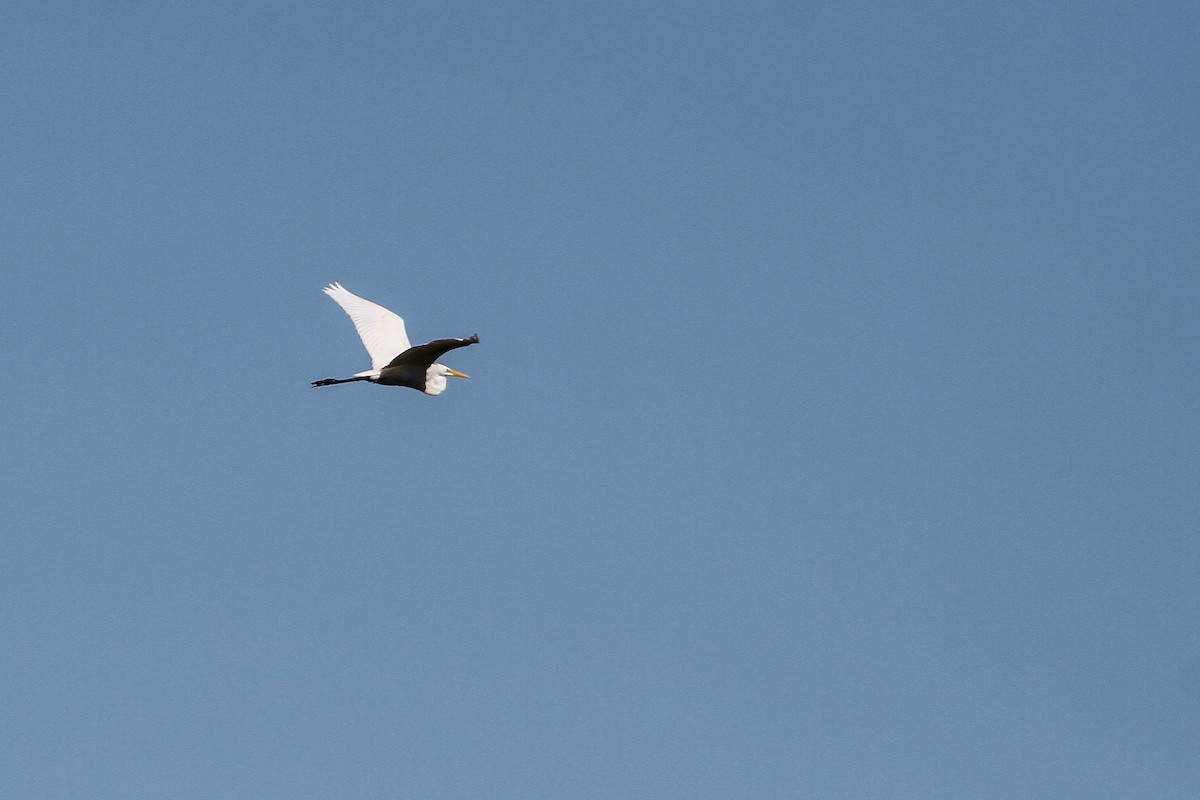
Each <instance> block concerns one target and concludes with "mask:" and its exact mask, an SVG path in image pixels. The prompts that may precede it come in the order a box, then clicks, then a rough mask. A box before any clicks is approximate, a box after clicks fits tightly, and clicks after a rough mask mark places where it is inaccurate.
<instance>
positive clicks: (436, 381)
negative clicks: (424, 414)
mask: <svg viewBox="0 0 1200 800" xmlns="http://www.w3.org/2000/svg"><path fill="white" fill-rule="evenodd" d="M451 377H453V378H469V377H471V376H470V375H464V374H463V373H461V372H459V371H458V370H455V369H450V368H449V367H447V366H446V365H445V364H430V365H429V369H427V370H425V394H430V395H435V396H436V395H439V394H441V393H442V392H444V391H446V378H451Z"/></svg>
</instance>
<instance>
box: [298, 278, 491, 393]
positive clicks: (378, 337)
mask: <svg viewBox="0 0 1200 800" xmlns="http://www.w3.org/2000/svg"><path fill="white" fill-rule="evenodd" d="M324 291H325V294H327V295H329V296H330V297H332V298H333V299H334V300H335V301H336V302H337V304H338V305H339V306H341V307H342V309H343V310H344V311H345V312H346V313H347V314H349V315H350V319H351V320H353V322H354V328H355V329H356V330H357V331H358V335H359V338H361V339H362V343H363V346H364V347H366V348H367V352H368V353H370V354H371V368H370V369H368V370H364V371H362V372H356V373H354V375H353V376H352V377H349V378H325V379H324V380H320V381H313V384H312V385H313V386H332V385H334V384H335V383H351V382H353V381H370V382H371V383H378V384H382V385H383V386H407V387H409V388H410V389H419V390H421V391H422V392H424V393H425V394H430V395H439V394H441V393H442V392H444V391H445V390H446V378H447V377H448V376H451V375H453V376H454V377H455V378H469V377H471V376H470V375H464V374H462V373H461V372H458V371H457V370H453V369H450V368H449V367H447V366H446V365H445V364H438V363H437V360H438V358H440V357H441V356H442V354H443V353H447V352H449V351H451V350H453V349H455V348H457V347H466V346H467V345H470V344H478V343H479V334H474V335H473V336H471V338H470V339H435V340H433V341H432V342H430V343H429V344H419V345H417V346H416V347H413V346H412V345H411V344H409V342H408V333H407V332H406V331H405V330H404V320H403V319H401V318H400V316H399V315H398V314H395V313H393V312H391V311H388V310H387V309H386V308H384V307H383V306H381V305H377V304H376V303H372V302H371V301H370V300H364V299H363V298H361V297H359V296H358V295H356V294H353V293H352V292H350V291H348V290H346V289H345V288H343V287H342V285H341V284H340V283H331V284H329V285H328V286H326V287H325V289H324Z"/></svg>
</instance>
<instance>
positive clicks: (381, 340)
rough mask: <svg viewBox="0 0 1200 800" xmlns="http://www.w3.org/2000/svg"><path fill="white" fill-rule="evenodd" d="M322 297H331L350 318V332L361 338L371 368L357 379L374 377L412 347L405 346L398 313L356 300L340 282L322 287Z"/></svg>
mask: <svg viewBox="0 0 1200 800" xmlns="http://www.w3.org/2000/svg"><path fill="white" fill-rule="evenodd" d="M325 294H327V295H329V296H330V297H332V298H333V299H334V300H335V301H336V302H337V304H338V305H339V306H341V307H342V310H343V311H345V312H346V313H347V314H349V315H350V319H351V320H352V321H353V322H354V329H355V330H357V331H358V337H359V338H360V339H362V343H363V347H365V348H367V352H368V353H370V354H371V369H369V370H366V371H364V372H359V373H357V376H363V375H370V376H373V377H378V376H379V370H381V369H383V368H384V367H386V366H387V365H388V364H389V363H390V362H391V360H392V359H393V358H395V357H396V356H398V355H400V354H401V353H403V352H404V351H405V350H407V349H408V348H409V347H411V346H412V345H410V344H409V343H408V332H407V331H406V330H405V329H404V320H403V319H402V318H401V317H400V315H399V314H396V313H395V312H392V311H388V310H387V309H386V308H384V307H383V306H381V305H378V304H376V303H372V302H371V301H370V300H365V299H363V298H361V297H359V296H358V295H356V294H354V293H353V292H351V291H349V290H348V289H345V288H343V287H342V285H341V284H340V283H331V284H329V285H328V286H326V287H325ZM357 376H356V377H357Z"/></svg>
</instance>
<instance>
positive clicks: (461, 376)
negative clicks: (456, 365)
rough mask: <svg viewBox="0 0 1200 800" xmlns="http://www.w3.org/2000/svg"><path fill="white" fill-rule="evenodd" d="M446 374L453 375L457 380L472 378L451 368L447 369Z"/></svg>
mask: <svg viewBox="0 0 1200 800" xmlns="http://www.w3.org/2000/svg"><path fill="white" fill-rule="evenodd" d="M446 372H449V373H450V374H451V375H453V376H454V377H456V378H469V377H471V376H470V375H464V374H463V373H461V372H459V371H458V370H453V369H450V368H449V367H446Z"/></svg>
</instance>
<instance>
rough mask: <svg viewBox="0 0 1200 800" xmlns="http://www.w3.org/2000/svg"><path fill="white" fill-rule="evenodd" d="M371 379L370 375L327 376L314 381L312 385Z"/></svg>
mask: <svg viewBox="0 0 1200 800" xmlns="http://www.w3.org/2000/svg"><path fill="white" fill-rule="evenodd" d="M369 380H371V379H370V378H368V377H365V376H358V377H354V378H325V379H324V380H319V381H313V382H312V385H313V386H333V385H334V384H335V383H353V382H354V381H369Z"/></svg>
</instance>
